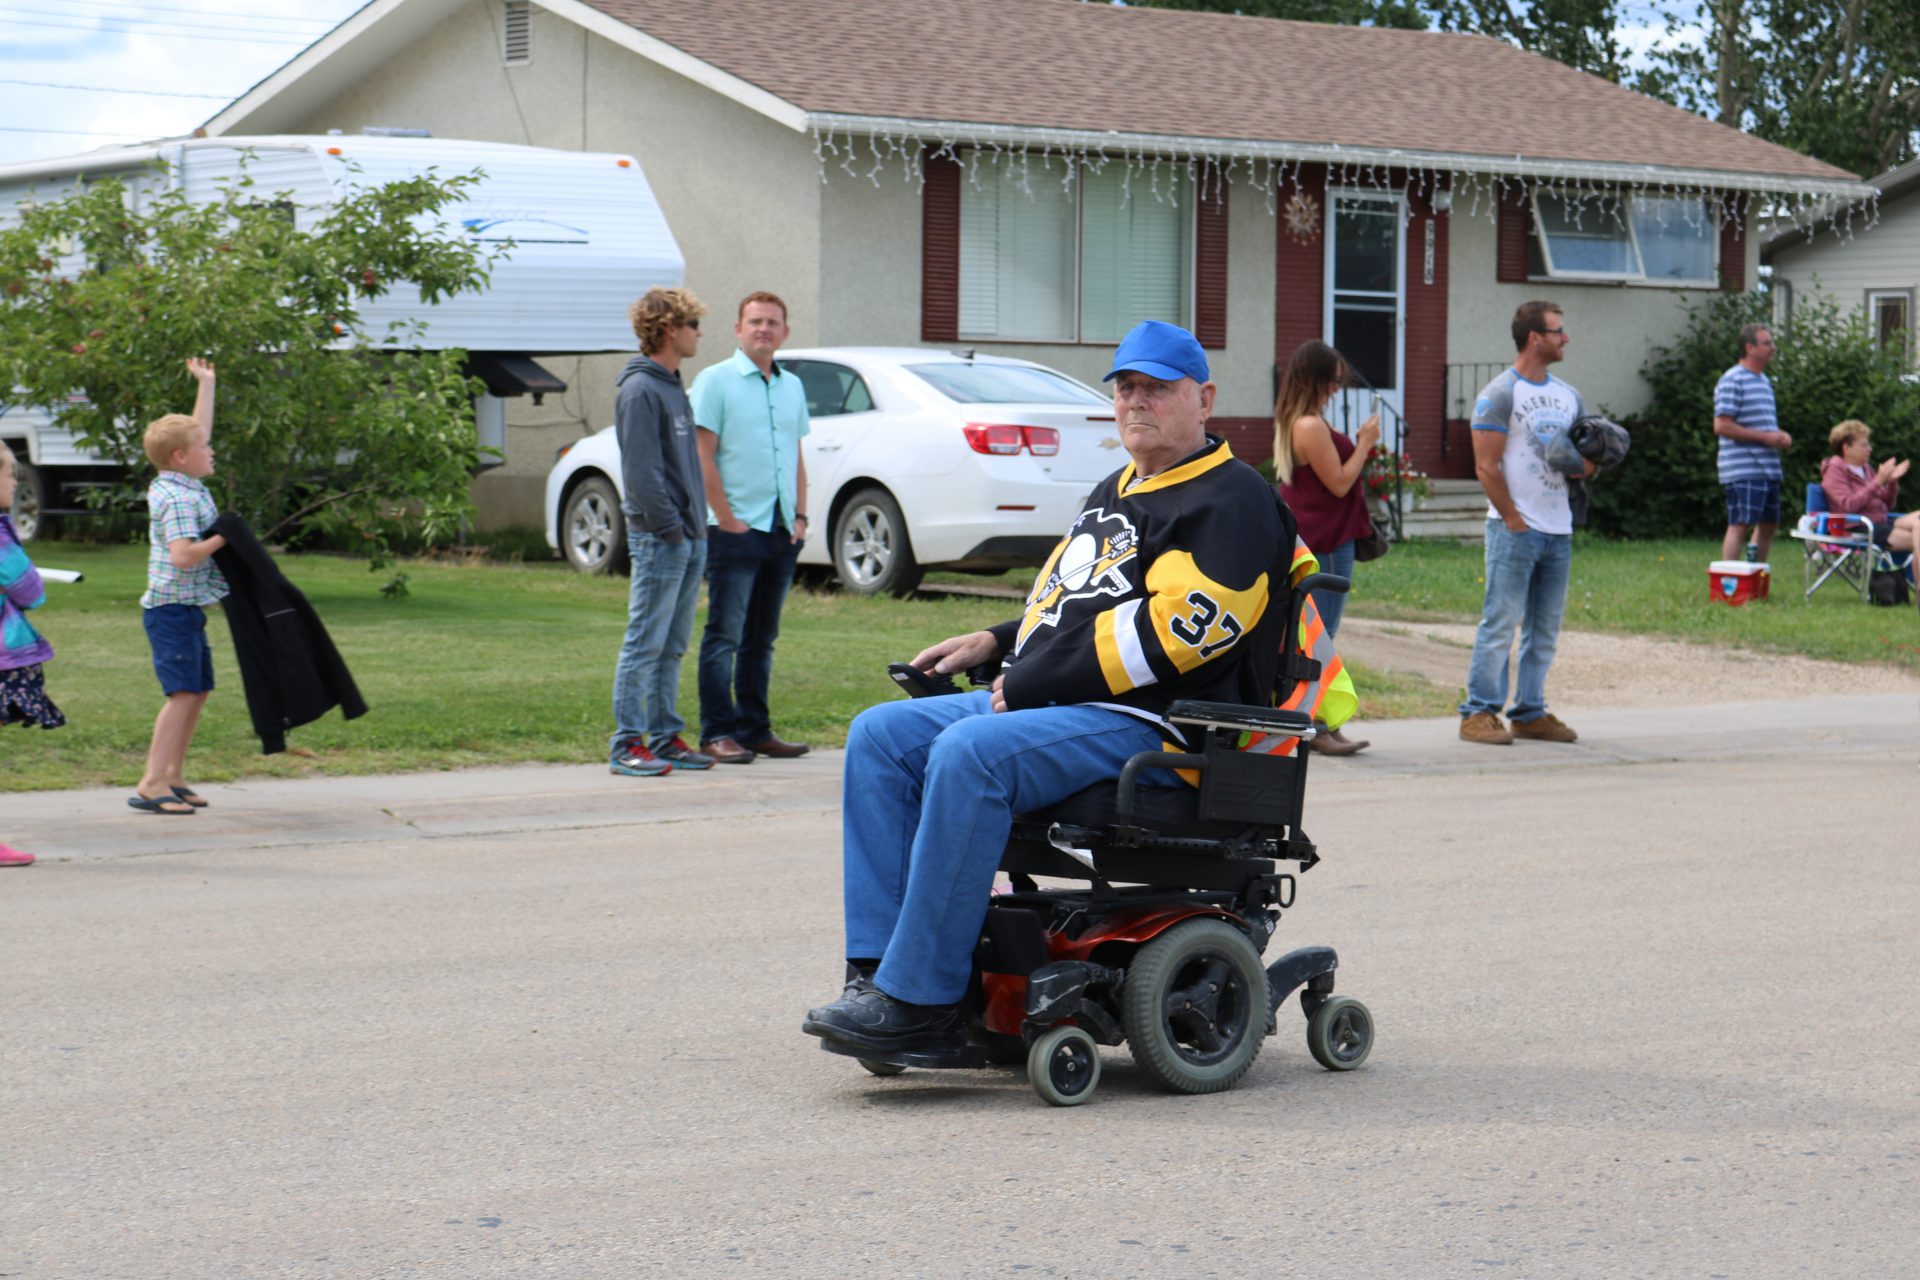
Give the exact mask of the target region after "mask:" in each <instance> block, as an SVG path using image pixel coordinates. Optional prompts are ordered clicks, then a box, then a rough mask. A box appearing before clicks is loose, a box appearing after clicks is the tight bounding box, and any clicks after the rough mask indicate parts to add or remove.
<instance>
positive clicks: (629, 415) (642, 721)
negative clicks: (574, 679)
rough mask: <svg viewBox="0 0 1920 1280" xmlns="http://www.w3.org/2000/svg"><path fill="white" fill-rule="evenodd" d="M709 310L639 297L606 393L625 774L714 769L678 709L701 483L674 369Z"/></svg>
mask: <svg viewBox="0 0 1920 1280" xmlns="http://www.w3.org/2000/svg"><path fill="white" fill-rule="evenodd" d="M705 313H706V308H705V307H703V306H701V305H700V303H699V301H698V300H697V299H695V298H694V296H693V295H692V294H691V293H689V292H688V291H687V290H685V289H649V290H647V293H646V296H644V297H642V298H641V299H640V300H639V301H638V302H636V303H634V304H633V306H632V308H631V309H630V310H629V311H628V313H627V316H628V319H630V320H631V321H632V322H633V332H634V334H635V336H637V337H638V338H639V339H640V354H639V355H637V356H635V357H634V358H633V359H631V360H629V361H628V362H627V367H626V368H624V369H622V370H621V371H620V377H619V378H618V379H617V383H616V385H617V388H618V389H617V390H616V391H615V393H614V400H613V426H614V435H615V436H616V437H617V438H618V440H619V441H620V474H621V480H622V484H623V487H624V488H625V490H626V496H625V498H624V499H623V500H622V502H621V504H620V505H621V508H622V510H624V511H625V513H626V517H627V550H628V551H629V553H630V555H631V559H632V562H633V568H632V584H633V585H632V589H631V592H630V595H629V599H628V604H627V636H626V639H625V640H624V641H623V642H622V643H621V645H620V661H619V663H618V665H616V666H615V667H614V672H613V722H614V730H613V740H612V743H611V746H610V748H609V754H608V763H609V765H610V767H611V768H612V770H613V772H615V773H619V774H626V775H628V776H630V777H640V778H646V777H658V776H660V775H663V774H669V773H672V772H673V771H674V770H675V769H710V768H712V767H713V757H712V756H706V755H702V754H700V753H699V752H698V751H695V750H694V749H693V748H691V747H689V746H688V745H687V744H686V741H685V740H684V739H683V738H682V737H681V736H680V735H681V734H682V733H683V732H684V731H685V730H686V727H687V722H686V721H685V720H683V719H681V718H680V711H679V708H678V705H677V704H678V701H679V694H680V659H681V658H682V657H683V656H685V654H686V652H687V642H688V641H689V640H690V639H691V638H692V636H693V607H694V603H695V601H696V600H697V599H698V597H699V594H700V578H701V573H702V571H703V570H704V569H705V568H706V563H707V502H706V485H705V481H704V479H703V478H702V475H701V471H700V445H699V442H698V439H697V438H696V437H697V434H698V433H697V431H696V429H695V427H694V422H693V408H692V406H691V405H689V404H688V403H687V393H686V389H685V387H684V386H683V385H682V383H681V381H680V362H681V361H682V360H685V359H687V358H688V357H689V356H691V355H693V353H694V351H695V350H696V349H698V347H699V345H700V317H701V316H702V315H704V314H705Z"/></svg>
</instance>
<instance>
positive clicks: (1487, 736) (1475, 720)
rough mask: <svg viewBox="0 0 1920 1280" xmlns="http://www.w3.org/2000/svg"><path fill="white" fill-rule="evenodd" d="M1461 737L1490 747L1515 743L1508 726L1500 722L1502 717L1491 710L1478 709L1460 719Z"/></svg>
mask: <svg viewBox="0 0 1920 1280" xmlns="http://www.w3.org/2000/svg"><path fill="white" fill-rule="evenodd" d="M1460 737H1461V738H1462V740H1464V741H1467V742H1479V743H1483V744H1485V745H1486V746H1489V747H1505V746H1511V745H1512V744H1513V735H1512V734H1511V733H1508V732H1507V726H1505V725H1504V724H1501V723H1500V717H1499V716H1497V715H1495V714H1493V712H1491V711H1476V712H1474V713H1473V714H1472V715H1470V716H1466V717H1463V718H1462V719H1461V721H1460Z"/></svg>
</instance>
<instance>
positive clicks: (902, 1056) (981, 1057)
mask: <svg viewBox="0 0 1920 1280" xmlns="http://www.w3.org/2000/svg"><path fill="white" fill-rule="evenodd" d="M820 1047H821V1048H822V1049H825V1050H826V1051H827V1052H828V1053H837V1054H840V1055H841V1056H843V1057H847V1058H858V1059H860V1060H861V1061H862V1062H878V1063H881V1064H883V1065H886V1066H893V1067H920V1068H922V1069H924V1070H928V1071H938V1070H941V1069H943V1068H957V1069H960V1070H965V1071H971V1070H974V1069H976V1068H979V1067H984V1066H986V1065H987V1051H986V1049H985V1048H983V1047H982V1046H980V1045H977V1044H969V1045H966V1046H965V1047H963V1048H960V1049H956V1050H954V1051H953V1052H952V1053H887V1052H883V1051H881V1050H878V1049H862V1048H860V1047H859V1046H858V1045H851V1044H842V1043H841V1042H840V1041H838V1040H822V1041H821V1042H820Z"/></svg>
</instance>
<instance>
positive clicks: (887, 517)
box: [833, 489, 926, 596]
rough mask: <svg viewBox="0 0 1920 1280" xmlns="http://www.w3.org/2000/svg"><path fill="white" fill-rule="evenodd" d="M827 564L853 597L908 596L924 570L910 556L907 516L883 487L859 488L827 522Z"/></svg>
mask: <svg viewBox="0 0 1920 1280" xmlns="http://www.w3.org/2000/svg"><path fill="white" fill-rule="evenodd" d="M833 568H834V572H835V573H837V574H839V575H840V584H841V585H842V586H844V587H845V588H846V589H847V590H849V591H851V592H853V593H854V594H855V595H862V596H872V595H879V594H881V593H882V592H885V593H887V594H888V595H896V596H904V595H911V594H912V592H913V589H914V588H915V587H917V586H919V585H920V579H921V578H922V577H924V576H925V574H926V571H925V570H924V569H922V568H921V567H920V564H919V562H918V561H917V560H915V559H914V558H913V542H912V541H911V540H910V539H909V538H908V537H907V518H906V517H905V516H903V515H901V514H900V504H899V503H897V502H895V501H894V500H893V495H892V494H890V493H888V492H887V491H886V490H885V489H862V490H860V492H858V493H856V494H854V495H853V496H852V497H851V498H849V499H847V505H846V506H844V507H842V508H840V515H839V517H838V518H837V519H836V520H835V521H834V522H833Z"/></svg>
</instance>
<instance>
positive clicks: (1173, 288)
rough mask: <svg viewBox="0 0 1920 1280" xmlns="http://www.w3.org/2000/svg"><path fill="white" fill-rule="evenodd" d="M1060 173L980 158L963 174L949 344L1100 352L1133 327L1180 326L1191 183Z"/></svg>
mask: <svg viewBox="0 0 1920 1280" xmlns="http://www.w3.org/2000/svg"><path fill="white" fill-rule="evenodd" d="M1072 164H1073V162H1071V161H1069V160H1065V159H1063V158H1060V157H1047V158H1046V159H1045V160H1037V159H1031V158H1030V159H1028V160H1026V161H1025V163H1024V164H1022V163H1020V162H1017V161H1016V162H1007V161H1002V162H1000V163H988V162H987V161H986V158H985V157H982V158H981V163H980V165H979V167H978V169H977V170H975V169H974V168H973V166H972V165H971V164H969V165H968V174H967V176H963V177H962V178H961V181H960V298H959V313H960V314H959V331H960V336H961V337H963V338H982V339H999V340H1002V341H1027V342H1111V341H1116V340H1118V339H1119V338H1120V337H1121V336H1123V335H1124V334H1125V333H1126V331H1127V330H1128V329H1131V328H1132V327H1133V326H1134V325H1135V324H1137V323H1139V322H1140V321H1141V320H1145V319H1155V320H1171V321H1173V322H1174V323H1177V324H1182V325H1188V326H1191V324H1192V311H1193V303H1192V298H1193V257H1194V248H1193V208H1192V200H1191V195H1192V183H1191V182H1189V181H1188V180H1187V179H1186V178H1185V177H1184V176H1182V177H1177V178H1176V177H1171V176H1169V174H1168V173H1166V172H1164V171H1163V172H1161V173H1160V174H1159V175H1158V178H1157V181H1156V180H1155V179H1154V178H1152V177H1150V176H1148V175H1145V174H1142V173H1140V172H1139V171H1137V170H1136V171H1134V172H1133V173H1132V175H1131V180H1129V175H1128V173H1127V171H1126V168H1125V167H1124V166H1122V165H1119V164H1110V165H1108V166H1106V167H1105V168H1104V169H1103V170H1101V171H1094V170H1092V169H1090V168H1086V167H1081V168H1079V169H1078V171H1075V170H1074V169H1071V168H1070V167H1069V166H1071V165H1072ZM1069 177H1071V178H1072V179H1073V180H1072V181H1069V180H1068V179H1069Z"/></svg>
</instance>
